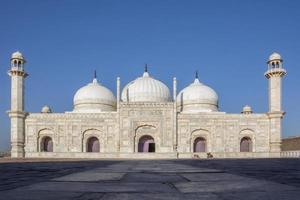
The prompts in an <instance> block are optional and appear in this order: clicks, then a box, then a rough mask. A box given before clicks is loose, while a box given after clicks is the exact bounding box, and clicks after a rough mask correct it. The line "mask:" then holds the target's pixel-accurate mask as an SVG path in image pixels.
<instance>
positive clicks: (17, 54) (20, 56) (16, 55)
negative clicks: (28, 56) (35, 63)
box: [11, 51, 25, 60]
mask: <svg viewBox="0 0 300 200" xmlns="http://www.w3.org/2000/svg"><path fill="white" fill-rule="evenodd" d="M11 59H20V60H25V59H24V56H23V54H22V53H21V52H20V51H16V52H14V53H13V54H11Z"/></svg>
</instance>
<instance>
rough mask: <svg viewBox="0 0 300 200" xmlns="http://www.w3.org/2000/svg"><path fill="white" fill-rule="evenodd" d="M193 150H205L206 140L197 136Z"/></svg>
mask: <svg viewBox="0 0 300 200" xmlns="http://www.w3.org/2000/svg"><path fill="white" fill-rule="evenodd" d="M194 152H206V140H205V138H203V137H197V138H196V139H195V141H194Z"/></svg>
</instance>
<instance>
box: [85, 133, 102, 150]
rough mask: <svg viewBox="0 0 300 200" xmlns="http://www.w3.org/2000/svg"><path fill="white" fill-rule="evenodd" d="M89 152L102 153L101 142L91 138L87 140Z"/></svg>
mask: <svg viewBox="0 0 300 200" xmlns="http://www.w3.org/2000/svg"><path fill="white" fill-rule="evenodd" d="M86 147H87V150H86V151H87V152H100V144H99V140H98V138H96V137H90V138H89V139H88V140H87V145H86Z"/></svg>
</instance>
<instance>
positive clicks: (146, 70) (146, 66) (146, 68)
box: [145, 63, 148, 72]
mask: <svg viewBox="0 0 300 200" xmlns="http://www.w3.org/2000/svg"><path fill="white" fill-rule="evenodd" d="M145 72H148V65H147V63H146V64H145Z"/></svg>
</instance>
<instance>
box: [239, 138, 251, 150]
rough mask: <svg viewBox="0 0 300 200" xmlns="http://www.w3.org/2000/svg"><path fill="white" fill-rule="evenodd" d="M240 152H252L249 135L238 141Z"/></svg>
mask: <svg viewBox="0 0 300 200" xmlns="http://www.w3.org/2000/svg"><path fill="white" fill-rule="evenodd" d="M240 151H241V152H252V141H251V138H249V137H243V138H242V139H241V143H240Z"/></svg>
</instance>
